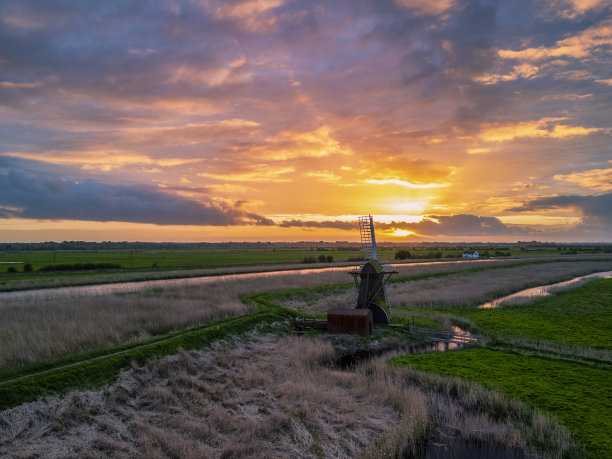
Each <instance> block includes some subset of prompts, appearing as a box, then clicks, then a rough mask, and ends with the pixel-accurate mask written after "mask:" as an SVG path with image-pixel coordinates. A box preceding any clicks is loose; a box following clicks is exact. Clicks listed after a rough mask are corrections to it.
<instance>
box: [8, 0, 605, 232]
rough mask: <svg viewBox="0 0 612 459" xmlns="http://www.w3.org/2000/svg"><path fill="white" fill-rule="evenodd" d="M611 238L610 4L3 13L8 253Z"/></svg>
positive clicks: (116, 5)
mask: <svg viewBox="0 0 612 459" xmlns="http://www.w3.org/2000/svg"><path fill="white" fill-rule="evenodd" d="M363 214H372V215H374V216H375V220H376V222H377V227H376V230H377V236H378V238H379V239H380V240H385V241H396V242H409V241H517V240H540V241H588V242H591V241H608V242H609V241H612V1H607V0H540V1H521V0H516V1H502V0H500V1H463V0H456V1H455V0H429V1H419V0H388V1H380V0H379V1H359V0H344V1H342V0H328V1H309V0H308V1H306V0H303V1H302V0H295V1H292V0H260V1H257V0H246V1H221V0H219V1H216V0H210V1H209V0H167V1H162V0H151V1H146V0H138V1H136V0H134V1H98V0H96V1H87V0H79V1H77V0H74V1H62V0H54V1H49V0H40V1H28V0H15V1H9V0H0V242H13V241H22V242H27V241H49V240H55V241H62V240H88V241H102V240H128V241H136V240H140V241H229V240H233V241H258V240H259V241H266V240H270V241H296V240H307V241H311V240H314V241H319V240H329V241H335V240H349V241H355V240H357V239H358V236H359V233H358V230H357V229H356V225H355V223H354V221H355V219H356V216H357V215H363Z"/></svg>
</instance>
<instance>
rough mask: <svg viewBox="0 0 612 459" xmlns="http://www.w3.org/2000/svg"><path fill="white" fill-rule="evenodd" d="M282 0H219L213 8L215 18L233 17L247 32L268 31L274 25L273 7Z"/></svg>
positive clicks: (279, 4)
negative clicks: (225, 0) (231, 0)
mask: <svg viewBox="0 0 612 459" xmlns="http://www.w3.org/2000/svg"><path fill="white" fill-rule="evenodd" d="M283 3H284V2H283V0H247V1H242V2H235V3H234V2H231V3H230V2H224V1H221V2H219V4H218V6H217V7H216V8H215V9H214V15H215V17H216V18H217V19H228V18H229V19H233V20H235V21H237V22H238V23H239V24H240V26H241V27H242V28H244V29H245V30H248V31H249V32H258V33H263V32H268V31H270V30H273V29H274V28H275V26H276V17H275V16H274V15H273V14H271V13H272V11H271V10H273V9H275V8H278V7H279V6H281V5H282V4H283Z"/></svg>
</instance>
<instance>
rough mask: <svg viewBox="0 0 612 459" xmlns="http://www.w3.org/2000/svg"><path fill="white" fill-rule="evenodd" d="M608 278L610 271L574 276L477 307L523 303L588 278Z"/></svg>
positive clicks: (495, 306) (577, 283)
mask: <svg viewBox="0 0 612 459" xmlns="http://www.w3.org/2000/svg"><path fill="white" fill-rule="evenodd" d="M610 278H612V271H605V272H600V273H593V274H588V275H586V276H580V277H575V278H573V279H571V280H568V281H565V282H558V283H556V284H550V285H541V286H539V287H534V288H528V289H526V290H521V291H520V292H516V293H513V294H512V295H507V296H504V297H501V298H497V299H496V300H493V301H489V302H487V303H484V304H481V305H480V306H478V307H479V308H480V309H490V308H498V307H500V306H502V305H517V304H524V303H528V302H530V301H532V300H534V299H535V298H538V297H542V296H548V295H550V294H551V293H556V292H561V291H563V290H569V289H570V288H575V287H578V286H580V285H582V284H584V283H586V282H588V281H590V280H594V279H610Z"/></svg>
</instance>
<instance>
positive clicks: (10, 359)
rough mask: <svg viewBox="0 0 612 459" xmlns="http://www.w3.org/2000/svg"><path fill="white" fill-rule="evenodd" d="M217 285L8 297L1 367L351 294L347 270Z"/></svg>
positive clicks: (0, 335)
mask: <svg viewBox="0 0 612 459" xmlns="http://www.w3.org/2000/svg"><path fill="white" fill-rule="evenodd" d="M507 262H508V260H495V263H496V264H499V263H507ZM511 262H512V263H514V262H516V260H511ZM473 267H474V264H473V263H466V262H451V263H435V264H418V265H412V266H403V267H399V268H398V271H400V275H415V274H426V273H437V272H443V271H445V270H449V269H450V270H458V269H470V268H473ZM210 280H211V278H207V279H206V281H207V283H203V284H201V285H200V284H198V280H197V279H184V280H180V281H177V280H159V281H157V283H156V284H155V287H148V288H147V289H146V290H142V291H137V292H129V291H128V290H129V288H130V284H129V283H127V284H125V287H126V293H114V294H92V293H91V292H89V290H87V289H83V291H81V290H80V289H79V287H75V288H71V289H66V290H57V289H50V290H35V291H30V292H19V295H13V294H5V296H2V294H0V299H1V301H2V303H1V304H0V314H2V318H3V320H2V321H1V322H0V369H5V368H12V367H15V366H20V365H24V364H28V363H31V362H36V361H39V360H45V359H52V358H55V357H59V356H62V355H65V354H70V353H77V352H83V351H87V350H91V349H94V348H99V347H106V346H111V345H116V344H121V343H125V342H132V341H140V340H144V339H147V338H150V337H151V336H154V335H157V334H161V333H165V332H169V331H172V330H178V329H180V328H185V327H190V326H196V325H199V324H202V323H204V322H206V321H209V320H212V319H217V318H222V317H228V316H232V315H238V314H245V313H248V312H249V311H250V310H251V309H250V307H249V306H247V305H245V304H243V303H242V302H241V301H240V296H241V295H245V294H251V293H259V292H265V291H270V290H278V289H295V288H303V287H312V286H317V285H324V284H334V283H346V285H347V291H351V290H350V288H349V287H348V286H349V285H350V284H348V282H350V281H351V278H350V276H349V275H348V274H347V271H324V272H317V271H312V272H308V271H307V272H303V273H296V272H291V271H287V272H282V273H276V274H269V275H266V274H260V275H259V277H245V278H225V277H223V276H220V277H215V278H212V280H213V282H210ZM177 282H178V283H177ZM122 285H123V284H122ZM102 289H103V288H102ZM102 291H103V290H102ZM351 303H352V301H351ZM346 305H347V303H344V306H346Z"/></svg>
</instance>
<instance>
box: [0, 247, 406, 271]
mask: <svg viewBox="0 0 612 459" xmlns="http://www.w3.org/2000/svg"><path fill="white" fill-rule="evenodd" d="M319 255H325V256H327V255H331V256H332V257H333V258H334V261H347V260H348V259H349V258H355V257H360V256H362V252H361V250H360V249H359V248H355V249H353V250H332V249H328V250H324V251H318V250H317V249H313V250H311V249H310V248H275V249H259V248H248V249H217V248H194V249H163V250H162V249H160V250H153V249H151V250H128V249H123V250H119V249H116V250H113V249H108V250H56V251H55V252H54V251H52V250H22V251H0V262H20V263H19V264H10V265H9V264H6V265H5V264H0V267H4V268H3V271H6V268H8V267H9V266H15V267H16V268H18V269H19V270H20V271H21V270H22V268H23V265H22V264H21V263H31V264H32V266H33V268H34V269H35V270H37V269H40V268H42V267H43V266H49V265H54V264H76V263H114V264H118V265H121V266H122V267H123V268H150V267H151V266H153V264H154V263H156V264H157V266H158V267H160V268H162V267H219V266H231V265H244V264H247V265H248V264H265V263H299V262H301V261H302V260H303V259H304V258H305V257H314V258H315V259H316V258H318V256H319ZM394 255H395V250H390V249H381V252H380V256H381V258H383V259H386V258H389V259H393V257H394Z"/></svg>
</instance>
